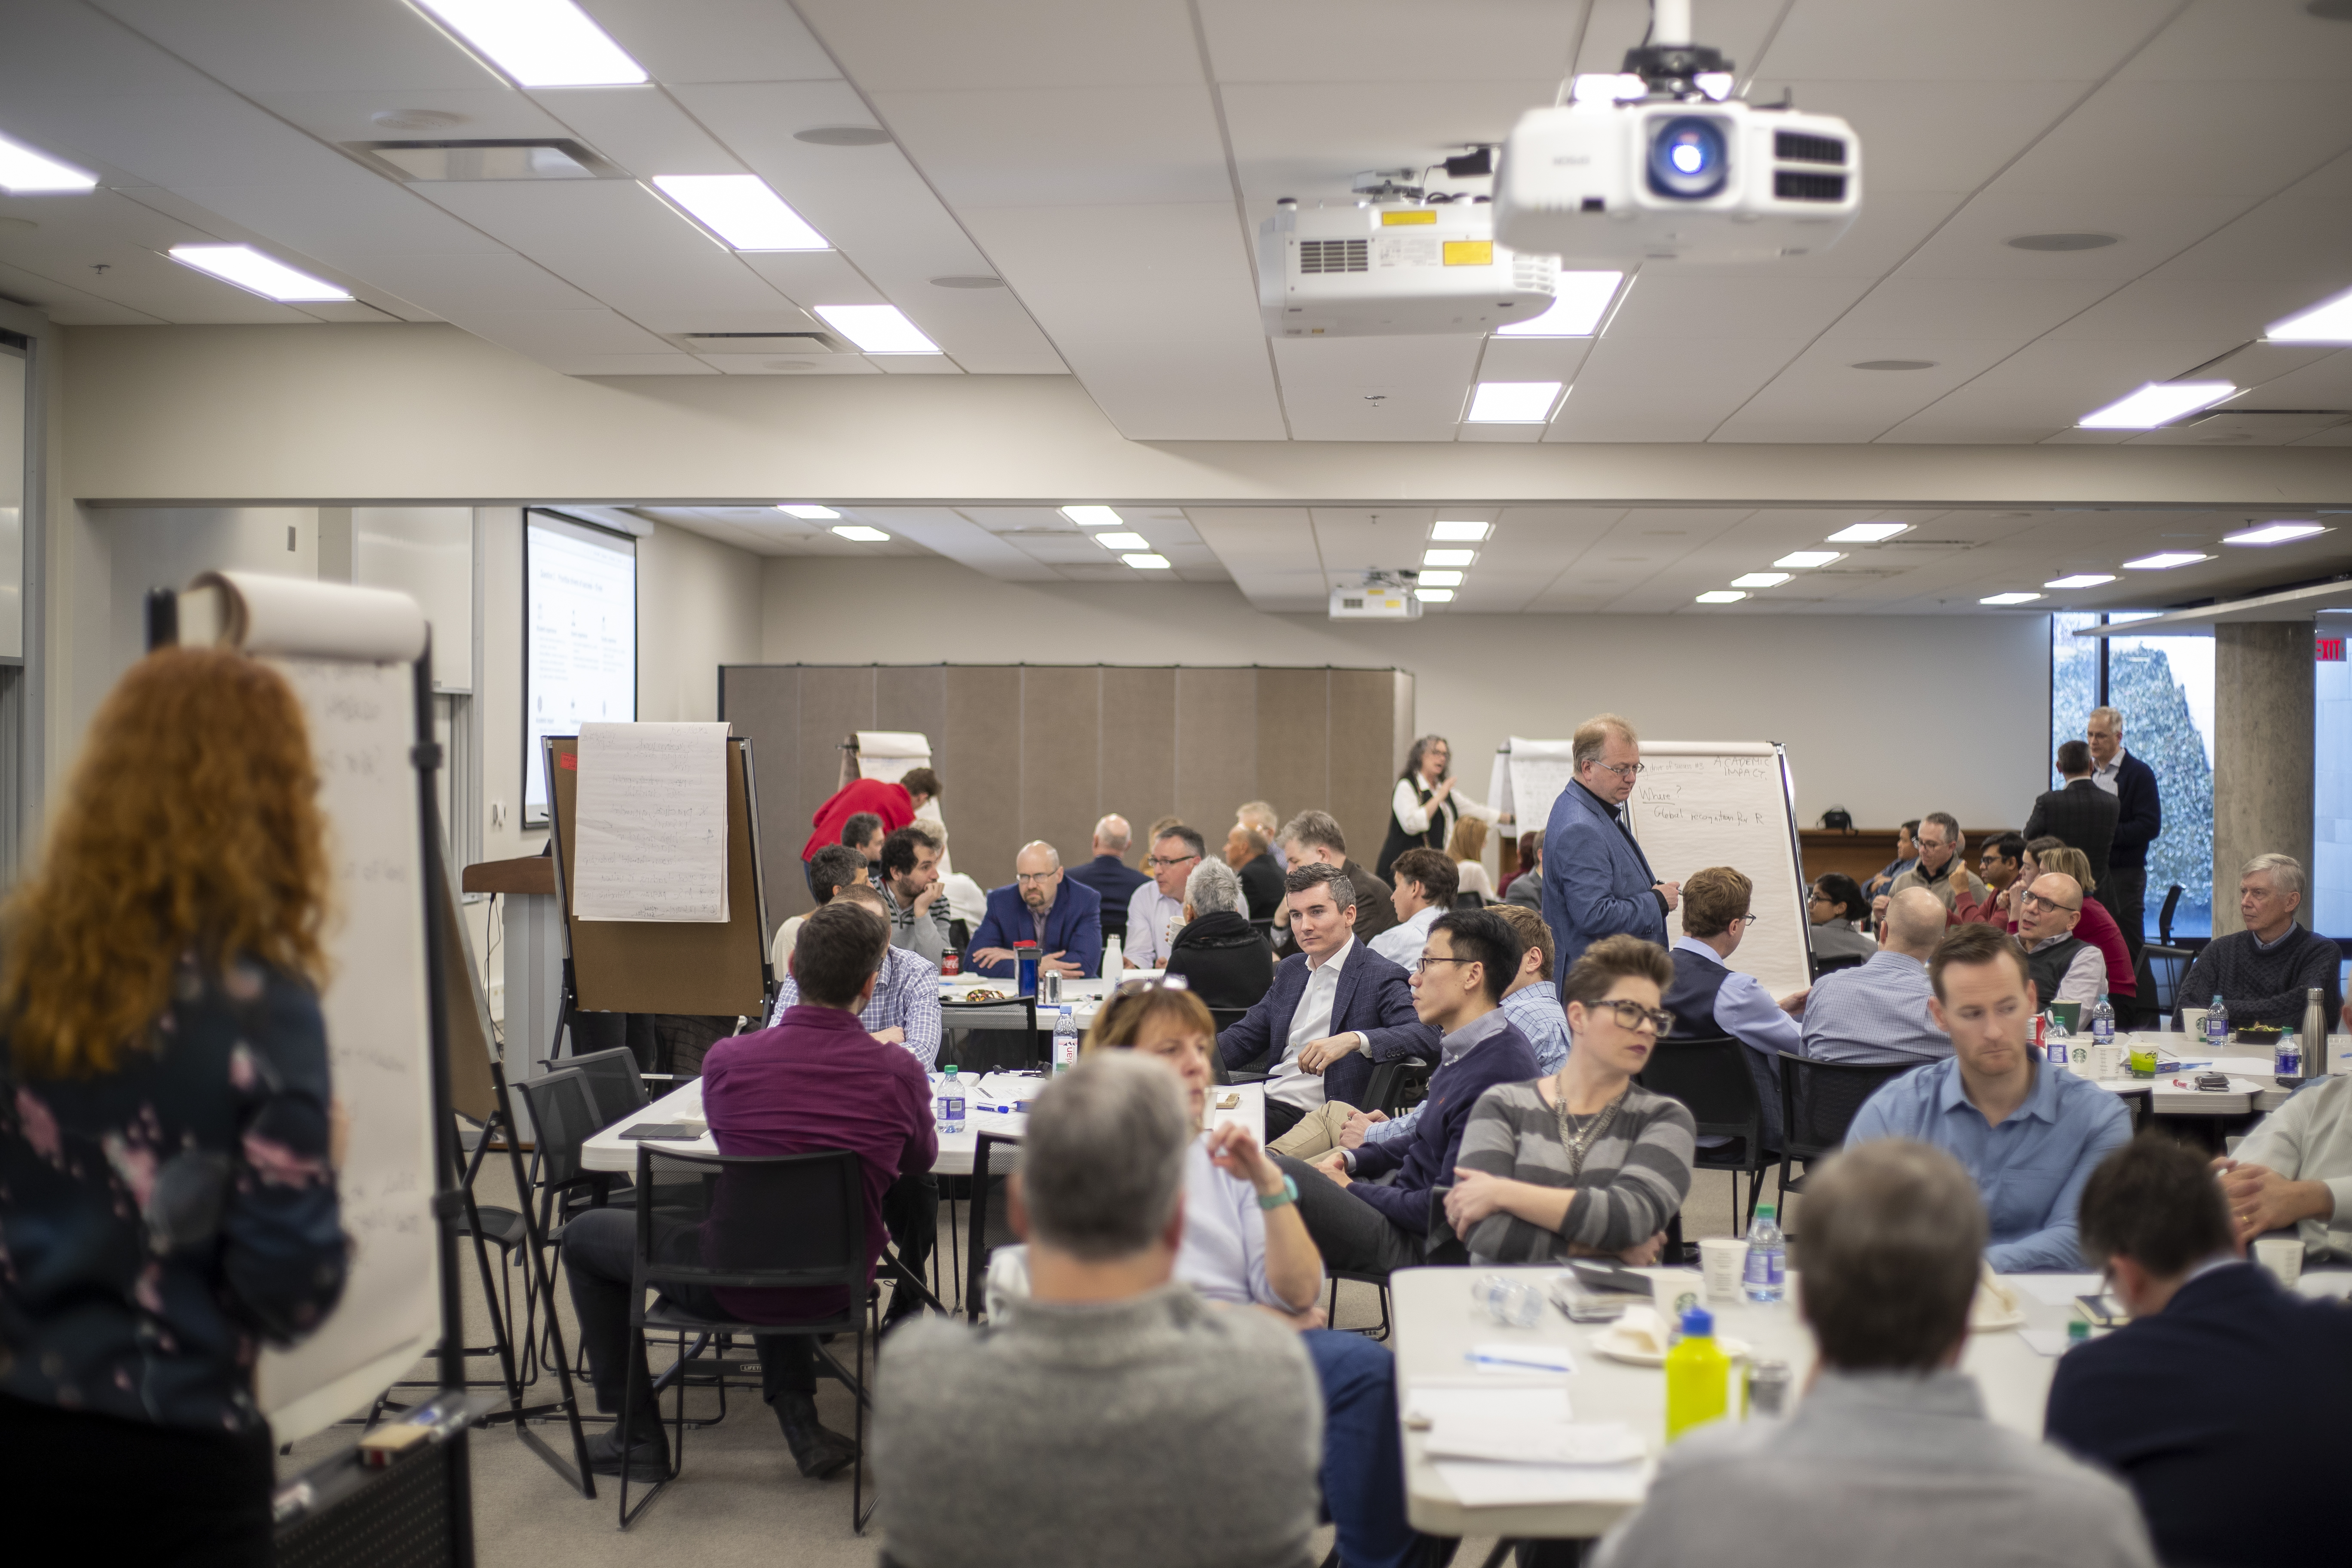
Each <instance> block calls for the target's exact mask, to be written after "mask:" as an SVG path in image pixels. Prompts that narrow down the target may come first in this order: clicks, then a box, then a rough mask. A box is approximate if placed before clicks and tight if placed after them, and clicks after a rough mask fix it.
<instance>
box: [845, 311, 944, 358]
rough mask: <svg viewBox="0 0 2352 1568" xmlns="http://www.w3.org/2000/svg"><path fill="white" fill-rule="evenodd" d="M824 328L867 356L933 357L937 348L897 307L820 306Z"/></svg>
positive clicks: (938, 347)
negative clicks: (908, 355)
mask: <svg viewBox="0 0 2352 1568" xmlns="http://www.w3.org/2000/svg"><path fill="white" fill-rule="evenodd" d="M816 313H817V315H818V316H819V317H821V318H822V319H823V320H824V324H825V325H826V326H828V327H831V328H832V329H833V330H834V331H836V332H839V333H840V334H841V335H842V336H843V337H845V338H847V339H848V340H849V341H850V342H853V343H856V345H857V346H858V347H859V348H860V349H861V350H863V351H864V352H866V353H870V354H935V353H939V352H940V345H939V344H937V343H935V342H931V340H930V339H929V338H927V337H925V336H924V335H923V331H922V329H921V328H920V327H918V326H916V325H915V323H914V322H912V321H908V320H907V317H906V313H905V312H904V311H902V310H899V309H898V306H896V305H819V306H818V307H817V308H816Z"/></svg>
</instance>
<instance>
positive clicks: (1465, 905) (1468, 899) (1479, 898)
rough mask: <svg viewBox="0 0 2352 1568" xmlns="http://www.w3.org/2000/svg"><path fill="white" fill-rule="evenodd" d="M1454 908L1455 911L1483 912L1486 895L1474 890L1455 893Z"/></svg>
mask: <svg viewBox="0 0 2352 1568" xmlns="http://www.w3.org/2000/svg"><path fill="white" fill-rule="evenodd" d="M1454 908H1455V909H1457V910H1483V909H1485V908H1486V894H1484V893H1482V892H1479V891H1478V890H1477V889H1475V888H1473V889H1469V890H1468V891H1466V892H1460V893H1456V894H1454Z"/></svg>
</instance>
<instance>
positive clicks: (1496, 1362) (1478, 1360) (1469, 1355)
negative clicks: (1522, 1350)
mask: <svg viewBox="0 0 2352 1568" xmlns="http://www.w3.org/2000/svg"><path fill="white" fill-rule="evenodd" d="M1462 1359H1463V1360H1464V1361H1466V1362H1470V1363H1474V1364H1475V1365H1478V1366H1524V1367H1529V1368H1532V1369H1533V1370H1535V1371H1537V1372H1566V1371H1567V1370H1568V1368H1567V1367H1565V1366H1563V1365H1561V1364H1560V1363H1558V1362H1556V1361H1518V1360H1516V1359H1514V1358H1512V1357H1510V1356H1499V1355H1480V1354H1479V1353H1478V1352H1475V1351H1470V1352H1465V1353H1464V1355H1463V1357H1462Z"/></svg>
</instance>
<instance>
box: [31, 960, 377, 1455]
mask: <svg viewBox="0 0 2352 1568" xmlns="http://www.w3.org/2000/svg"><path fill="white" fill-rule="evenodd" d="M328 1102H329V1088H328V1078H327V1037H326V1027H325V1025H324V1023H323V1022H322V1021H321V1019H320V1014H319V1001H318V997H317V995H316V994H314V993H313V992H312V991H311V990H310V986H309V985H308V984H305V983H304V982H302V981H301V980H299V979H297V978H295V977H293V976H291V975H289V974H285V973H280V972H278V971H276V970H273V969H270V968H268V967H265V966H263V965H261V964H259V963H252V962H249V961H244V960H240V961H238V962H236V963H232V964H231V965H230V967H229V969H228V971H227V973H226V974H223V975H211V974H207V973H205V970H204V969H203V968H202V967H201V966H200V965H199V963H197V961H196V959H195V957H194V954H189V955H186V956H184V957H183V958H182V959H181V961H180V964H179V967H178V970H177V971H176V973H174V975H173V995H172V1003H171V1005H170V1006H169V1007H167V1008H165V1009H164V1011H163V1015H162V1016H159V1017H158V1018H157V1019H156V1020H155V1024H154V1026H153V1028H152V1030H151V1031H150V1034H149V1037H148V1039H147V1041H146V1043H145V1044H144V1046H143V1047H141V1048H138V1049H131V1050H126V1051H124V1052H122V1053H121V1055H120V1056H119V1057H118V1058H117V1060H116V1068H115V1070H114V1071H113V1072H111V1073H108V1074H102V1075H98V1076H94V1077H89V1078H68V1079H39V1080H33V1081H24V1080H22V1079H19V1078H18V1077H17V1076H16V1074H15V1070H14V1068H12V1067H11V1066H10V1063H9V1053H8V1051H7V1049H6V1047H5V1043H0V1393H5V1394H12V1395H14V1396H15V1397H16V1398H19V1399H26V1400H34V1401H37V1402H39V1403H41V1404H45V1405H57V1406H58V1407H59V1408H61V1409H66V1410H87V1411H91V1412H95V1413H99V1414H103V1415H114V1416H121V1417H125V1418H128V1419H130V1420H134V1421H149V1422H154V1423H156V1424H158V1425H161V1426H183V1427H194V1428H198V1429H203V1430H211V1431H229V1432H250V1431H255V1430H260V1429H263V1428H264V1427H265V1426H266V1423H265V1422H264V1419H263V1417H262V1415H261V1413H260V1411H259V1410H258V1409H257V1408H256V1407H255V1405H254V1402H253V1368H254V1363H255V1361H256V1359H257V1356H258V1354H259V1352H260V1348H261V1346H262V1344H263V1342H269V1343H273V1344H285V1343H289V1342H293V1341H295V1340H298V1339H299V1338H301V1337H302V1336H303V1335H304V1334H306V1333H308V1332H309V1331H310V1330H312V1329H314V1328H316V1327H317V1326H318V1324H319V1323H320V1321H322V1320H323V1319H324V1318H325V1317H326V1315H327V1313H328V1312H329V1311H331V1310H332V1309H333V1307H334V1305H335V1302H336V1300H337V1299H338V1298H339V1297H340V1296H341V1294H342V1289H343V1274H344V1267H345V1261H346V1256H347V1249H346V1244H345V1240H344V1237H343V1232H342V1226H341V1219H340V1215H339V1213H338V1208H337V1203H336V1196H335V1178H334V1173H333V1171H332V1169H331V1167H330V1165H329V1163H328V1121H329V1115H328Z"/></svg>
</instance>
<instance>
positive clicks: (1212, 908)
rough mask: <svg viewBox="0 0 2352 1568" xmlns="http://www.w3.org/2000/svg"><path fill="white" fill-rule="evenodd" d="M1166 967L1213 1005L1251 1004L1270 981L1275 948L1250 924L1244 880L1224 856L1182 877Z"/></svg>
mask: <svg viewBox="0 0 2352 1568" xmlns="http://www.w3.org/2000/svg"><path fill="white" fill-rule="evenodd" d="M1166 968H1167V970H1168V973H1170V974H1171V975H1173V974H1181V975H1182V976H1183V977H1184V983H1185V984H1187V985H1190V986H1191V987H1192V994H1193V995H1195V996H1198V997H1199V998H1200V999H1201V1000H1202V1002H1204V1003H1206V1004H1207V1005H1210V1006H1212V1007H1230V1008H1234V1009H1235V1010H1237V1011H1238V1010H1240V1009H1242V1008H1245V1007H1255V1006H1256V1005H1257V1003H1258V998H1259V997H1261V996H1264V995H1265V992H1266V987H1268V986H1270V985H1272V984H1274V950H1273V949H1272V948H1271V947H1268V946H1267V945H1266V941H1265V938H1264V937H1262V936H1260V935H1258V934H1257V930H1256V928H1255V927H1254V926H1252V925H1251V924H1250V922H1249V913H1248V911H1247V910H1245V909H1244V907H1243V895H1242V879H1240V878H1239V877H1237V876H1235V875H1234V868H1232V867H1230V866H1228V865H1226V864H1225V863H1224V862H1223V860H1203V861H1202V862H1201V863H1200V864H1199V865H1197V866H1195V867H1193V868H1192V875H1191V876H1190V877H1188V878H1186V879H1184V923H1183V924H1182V925H1181V926H1179V927H1178V928H1177V930H1176V940H1175V941H1174V942H1171V943H1170V944H1169V946H1168V958H1167V963H1166Z"/></svg>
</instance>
